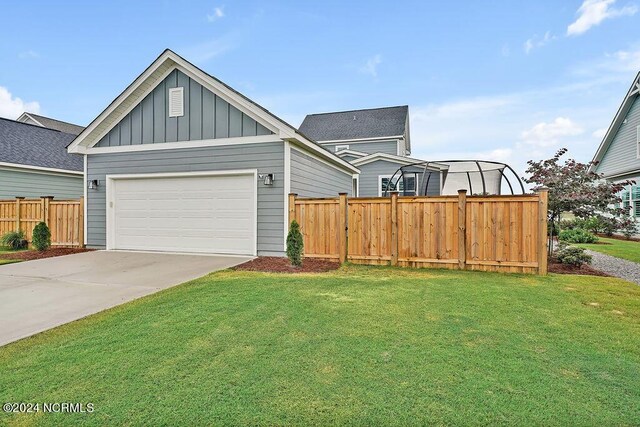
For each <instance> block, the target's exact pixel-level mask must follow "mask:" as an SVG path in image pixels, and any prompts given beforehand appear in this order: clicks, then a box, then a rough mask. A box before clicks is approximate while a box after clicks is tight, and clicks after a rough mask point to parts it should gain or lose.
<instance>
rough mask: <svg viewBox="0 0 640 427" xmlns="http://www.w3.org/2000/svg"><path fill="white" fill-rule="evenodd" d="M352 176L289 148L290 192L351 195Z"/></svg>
mask: <svg viewBox="0 0 640 427" xmlns="http://www.w3.org/2000/svg"><path fill="white" fill-rule="evenodd" d="M352 180H353V176H352V175H351V174H349V173H347V172H342V171H339V170H337V169H335V168H333V167H331V166H328V165H326V164H325V163H323V162H321V161H319V160H316V159H314V158H313V157H311V156H309V155H308V154H305V153H303V152H301V151H298V150H296V149H294V148H292V149H291V192H292V193H296V194H297V195H298V196H299V197H337V196H338V193H348V195H351V193H352V189H353V183H352Z"/></svg>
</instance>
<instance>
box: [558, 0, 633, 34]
mask: <svg viewBox="0 0 640 427" xmlns="http://www.w3.org/2000/svg"><path fill="white" fill-rule="evenodd" d="M615 2H616V0H584V2H583V3H582V5H581V6H580V8H579V9H578V18H577V19H576V20H575V22H573V23H572V24H570V25H569V26H568V27H567V35H568V36H578V35H580V34H584V33H586V32H587V31H589V30H590V29H591V28H592V27H595V26H596V25H599V24H600V23H601V22H602V21H604V20H606V19H612V18H617V17H619V16H631V15H635V14H636V13H637V12H638V7H637V6H635V5H628V6H624V7H622V8H620V9H614V8H612V7H610V6H612V5H613V4H614V3H615Z"/></svg>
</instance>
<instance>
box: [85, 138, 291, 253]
mask: <svg viewBox="0 0 640 427" xmlns="http://www.w3.org/2000/svg"><path fill="white" fill-rule="evenodd" d="M87 163H88V164H87V169H88V171H87V177H88V178H87V179H98V180H100V183H101V185H100V186H99V187H98V190H89V191H88V194H87V199H88V200H87V203H88V204H87V209H88V220H87V237H88V240H87V243H88V245H89V246H95V247H104V246H105V245H106V188H105V178H106V175H119V174H137V173H139V174H144V173H170V172H205V171H224V170H237V169H257V170H258V173H274V174H275V175H276V179H275V180H274V183H273V185H271V186H266V185H264V184H263V183H262V182H261V181H259V182H257V183H256V185H257V186H258V254H259V255H260V254H267V253H273V254H276V253H277V254H281V253H282V252H283V238H284V182H283V180H282V179H278V177H282V176H284V146H283V143H282V142H273V143H266V144H246V145H233V146H226V147H206V148H189V149H177V150H156V151H140V152H130V153H113V154H94V155H89V156H88V160H87Z"/></svg>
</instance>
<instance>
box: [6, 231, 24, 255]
mask: <svg viewBox="0 0 640 427" xmlns="http://www.w3.org/2000/svg"><path fill="white" fill-rule="evenodd" d="M0 242H1V243H2V245H3V246H8V247H9V248H10V249H12V250H14V251H19V250H20V249H27V246H29V242H27V236H25V234H24V231H22V230H18V231H10V232H8V233H5V234H4V235H3V236H2V239H0Z"/></svg>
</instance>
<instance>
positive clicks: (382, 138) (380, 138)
mask: <svg viewBox="0 0 640 427" xmlns="http://www.w3.org/2000/svg"><path fill="white" fill-rule="evenodd" d="M389 139H404V135H390V136H375V137H369V138H352V139H324V140H321V141H318V143H319V144H336V143H338V144H341V143H343V142H351V143H357V142H365V141H367V142H368V141H386V140H389Z"/></svg>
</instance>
